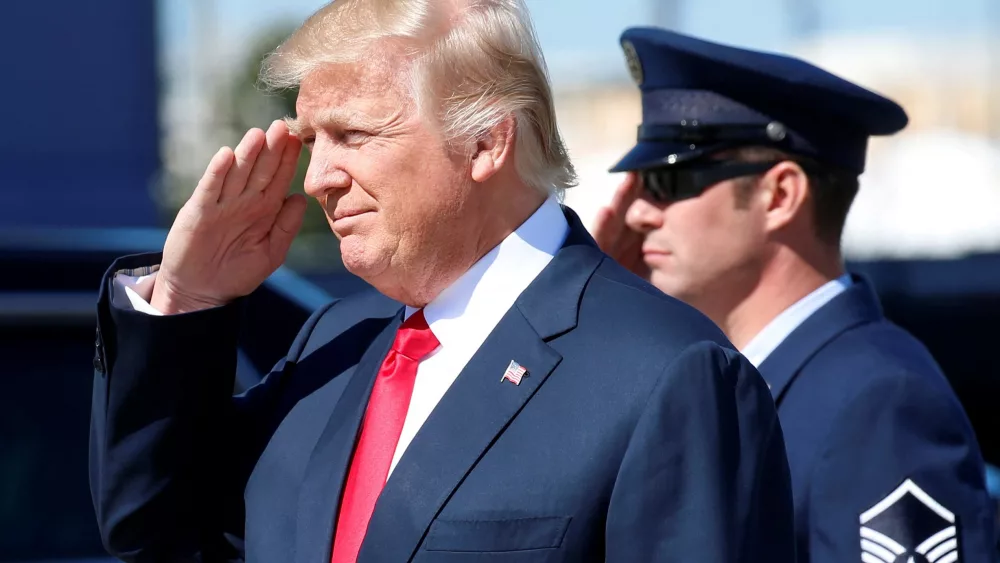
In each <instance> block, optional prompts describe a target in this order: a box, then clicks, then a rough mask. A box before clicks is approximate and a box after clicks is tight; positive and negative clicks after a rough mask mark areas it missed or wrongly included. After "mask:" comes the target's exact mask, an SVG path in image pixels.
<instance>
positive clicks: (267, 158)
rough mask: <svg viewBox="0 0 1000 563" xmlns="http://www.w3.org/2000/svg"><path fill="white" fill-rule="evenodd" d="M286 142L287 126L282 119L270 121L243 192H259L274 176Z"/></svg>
mask: <svg viewBox="0 0 1000 563" xmlns="http://www.w3.org/2000/svg"><path fill="white" fill-rule="evenodd" d="M287 144H288V126H287V125H285V122H284V121H281V120H277V121H275V122H273V123H271V127H269V128H268V130H267V133H265V135H264V145H263V147H262V148H261V149H260V153H259V154H258V155H257V161H256V162H255V163H254V164H253V168H252V169H251V170H250V176H249V178H248V179H247V182H246V188H245V190H244V191H245V192H246V193H247V194H255V193H260V192H261V191H263V190H264V188H266V187H267V186H268V185H270V183H271V180H272V179H273V178H274V174H275V172H276V171H277V170H278V165H279V164H281V158H282V156H283V154H284V151H285V146H286V145H287Z"/></svg>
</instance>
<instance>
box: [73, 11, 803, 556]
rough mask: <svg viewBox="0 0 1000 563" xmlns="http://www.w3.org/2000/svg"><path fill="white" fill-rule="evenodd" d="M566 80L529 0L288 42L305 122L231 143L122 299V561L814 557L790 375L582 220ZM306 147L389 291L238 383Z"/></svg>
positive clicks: (317, 29) (118, 420)
mask: <svg viewBox="0 0 1000 563" xmlns="http://www.w3.org/2000/svg"><path fill="white" fill-rule="evenodd" d="M542 69H543V66H542V62H541V58H540V55H539V53H538V48H537V45H536V44H535V42H534V40H533V39H532V34H531V28H530V22H529V21H528V18H527V15H526V10H525V8H524V6H523V5H522V4H521V3H520V2H499V1H497V2H476V3H475V4H472V3H470V4H468V5H465V4H464V3H450V4H449V3H441V2H433V3H431V2H396V3H394V4H393V5H391V6H388V7H387V6H386V5H385V4H384V3H376V2H364V1H359V2H336V3H334V4H331V5H330V6H328V7H326V8H324V9H323V10H321V11H320V12H319V13H318V14H317V15H315V16H314V17H313V18H311V19H310V20H308V21H307V22H306V23H305V24H304V25H303V27H302V28H301V29H300V30H298V31H297V32H296V33H295V34H293V35H292V36H291V38H290V39H289V40H288V41H287V42H286V43H284V44H283V45H282V46H281V47H280V48H279V49H278V50H277V51H276V53H275V54H274V55H273V56H272V57H271V58H270V59H269V61H268V64H267V67H266V73H265V78H266V79H267V80H268V81H269V82H270V83H272V84H275V85H278V86H288V85H298V86H299V87H300V89H299V96H298V101H297V116H296V117H295V119H290V120H288V123H287V125H286V123H285V122H280V121H279V122H276V123H274V124H273V125H272V126H271V127H270V129H269V130H268V131H267V132H266V133H265V132H262V131H259V130H253V131H250V132H249V133H248V134H247V135H246V137H245V138H244V140H243V141H242V142H241V143H240V144H239V146H237V148H236V149H235V151H231V150H229V149H223V150H221V151H220V152H219V153H218V154H217V155H216V156H215V157H214V158H213V160H212V161H211V163H210V164H209V166H208V169H207V171H206V173H205V175H204V177H203V179H202V181H201V182H200V183H199V185H198V187H197V188H196V190H195V192H194V194H193V195H192V196H191V199H190V200H189V201H188V202H187V203H186V204H185V206H184V208H183V209H182V210H181V211H180V213H179V214H178V216H177V218H176V220H175V223H174V225H173V227H172V229H171V231H170V234H169V235H168V239H167V242H166V244H165V246H164V249H163V252H162V253H161V254H157V255H152V256H147V255H143V256H131V257H125V258H122V259H120V260H119V261H118V262H116V263H115V264H114V265H113V266H112V267H111V269H110V270H109V272H108V275H107V278H106V279H105V282H104V284H103V285H102V287H101V296H100V301H99V327H98V330H99V332H98V358H97V364H98V366H99V369H98V371H97V373H96V374H95V381H94V397H93V401H94V407H93V440H92V464H91V485H92V491H93V496H94V504H95V508H96V512H97V517H98V522H99V524H100V529H101V533H102V536H103V538H104V541H105V544H106V545H107V547H108V548H109V550H110V551H111V552H112V553H114V554H115V555H116V556H118V557H121V558H123V559H125V560H130V561H172V560H202V561H219V560H229V559H234V558H245V559H246V560H249V561H282V562H284V561H296V562H300V563H305V562H312V563H321V562H324V561H332V562H333V563H345V562H353V561H361V562H392V563H399V562H405V561H454V562H458V561H525V562H527V561H561V562H565V561H614V562H623V563H624V562H628V563H631V562H637V561H667V562H669V561H677V562H680V561H706V562H709V561H710V562H761V563H764V562H767V563H775V562H777V563H785V562H790V561H792V560H793V556H794V542H793V539H792V538H793V535H792V511H791V508H792V505H791V488H790V480H789V475H788V467H787V460H786V457H785V453H784V443H783V438H782V434H781V430H780V426H779V424H778V421H777V413H776V412H775V410H774V404H773V401H772V400H771V397H770V395H769V393H768V391H767V386H766V384H765V383H764V381H763V380H762V379H761V378H760V376H759V374H758V373H757V372H756V371H755V370H754V368H753V367H752V366H751V365H750V364H749V363H748V362H747V361H746V359H745V358H744V357H743V356H741V355H740V354H739V353H737V352H736V351H735V350H734V349H733V348H732V347H731V345H730V344H729V343H728V341H727V340H726V338H725V336H724V335H723V334H722V333H721V331H719V330H718V328H717V327H716V326H715V325H713V324H712V323H711V321H710V320H709V319H707V318H705V317H704V316H703V315H701V314H700V313H698V312H697V311H696V310H694V309H693V308H691V307H689V306H687V305H684V304H682V303H680V302H679V301H676V300H674V299H672V298H669V297H667V296H665V295H663V294H662V293H660V292H659V291H657V290H656V289H655V288H653V287H652V286H650V285H648V284H647V283H646V282H644V281H643V280H641V279H640V278H638V277H636V276H634V275H633V274H631V273H629V272H628V271H627V270H625V269H624V268H622V267H621V266H620V265H618V264H617V263H615V262H614V261H613V260H611V259H609V258H608V257H607V256H606V255H605V254H603V253H602V252H601V251H600V249H599V248H598V247H597V245H596V243H595V242H594V241H593V239H592V238H590V236H589V235H588V233H587V232H586V230H585V229H584V227H583V226H582V225H581V224H580V222H579V220H578V219H577V217H576V216H575V215H574V214H573V213H572V212H571V211H569V210H567V209H563V208H562V207H561V206H560V205H559V203H558V199H557V194H558V192H559V190H561V189H562V188H564V187H566V186H568V185H570V184H571V183H572V181H573V169H572V166H571V165H570V163H569V161H568V159H567V157H566V153H565V150H564V149H563V146H562V142H561V140H560V138H559V135H558V132H557V128H556V125H555V118H554V112H553V111H552V104H551V94H550V91H549V87H548V85H547V83H546V79H545V76H544V72H543V70H542ZM289 127H290V128H291V133H290V132H289ZM300 141H301V142H304V143H305V144H306V145H307V146H308V147H309V148H310V149H311V161H310V166H309V170H308V173H307V177H306V191H307V193H308V194H309V195H311V196H313V197H315V198H316V199H317V200H318V201H319V204H320V205H322V206H323V208H324V209H325V211H326V213H327V216H328V218H329V221H330V226H331V229H332V230H333V231H334V233H335V234H336V235H337V237H338V238H339V239H340V244H341V251H342V255H343V260H344V263H345V264H346V266H347V267H348V268H349V269H350V270H351V271H352V272H354V273H356V274H358V275H359V276H361V277H362V278H364V279H365V280H366V281H368V282H369V283H370V284H371V285H373V286H374V287H375V288H376V289H378V292H377V293H375V292H373V293H371V294H364V295H361V296H358V297H352V298H349V299H344V300H339V301H336V302H335V303H332V304H330V305H329V306H328V307H325V308H323V309H322V310H320V311H317V312H316V313H315V314H314V315H313V316H312V317H311V319H310V320H309V321H308V322H307V323H306V325H305V326H304V327H303V328H302V331H301V333H300V336H299V337H298V339H297V340H296V341H295V343H294V344H293V345H292V347H291V350H290V351H289V353H288V356H287V357H286V358H285V359H284V360H283V361H281V362H280V363H278V365H277V366H276V367H275V368H274V370H273V371H272V372H271V373H270V374H269V375H268V376H267V377H266V378H265V379H264V380H263V381H262V382H261V383H260V384H259V385H257V386H256V387H254V388H252V389H250V390H249V391H247V392H246V393H245V394H242V395H240V396H237V397H233V396H232V393H231V390H232V387H233V373H234V368H235V365H234V364H235V357H236V354H235V346H236V336H237V333H238V331H239V322H240V314H239V308H240V301H241V299H242V297H243V296H245V295H247V294H248V293H250V292H252V291H253V290H254V288H255V287H257V286H258V285H259V284H260V283H261V282H262V281H263V280H264V279H265V278H266V277H267V276H268V275H269V274H270V273H271V272H272V271H273V270H274V269H275V268H276V267H277V266H278V265H279V264H280V263H281V262H282V260H283V259H284V256H285V253H286V251H287V249H288V247H289V245H290V243H291V240H292V238H293V236H294V234H295V232H296V231H297V229H298V228H299V225H300V223H301V218H302V213H303V208H304V205H305V204H304V202H303V201H302V200H301V199H300V198H298V197H295V196H292V197H288V196H287V191H288V186H289V183H290V180H291V177H292V175H293V173H294V169H295V161H296V159H297V156H298V153H299V149H300V146H301V144H300ZM240 546H242V547H241V548H240Z"/></svg>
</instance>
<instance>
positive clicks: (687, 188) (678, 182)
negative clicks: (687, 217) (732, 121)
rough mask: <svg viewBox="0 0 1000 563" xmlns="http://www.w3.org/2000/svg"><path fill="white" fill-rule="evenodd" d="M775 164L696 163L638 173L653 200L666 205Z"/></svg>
mask: <svg viewBox="0 0 1000 563" xmlns="http://www.w3.org/2000/svg"><path fill="white" fill-rule="evenodd" d="M779 162H783V161H780V160H779V161H775V162H719V163H718V164H704V163H698V164H693V165H688V166H683V167H676V166H675V167H664V168H651V169H648V170H640V171H639V177H640V178H641V179H642V187H643V189H645V190H646V192H648V193H649V195H651V196H652V198H653V199H654V200H655V201H659V202H661V203H666V202H670V201H678V200H682V199H689V198H692V197H698V196H699V195H701V194H702V192H704V191H705V190H707V189H708V188H710V187H711V186H713V185H715V184H718V183H719V182H722V181H725V180H731V179H733V178H739V177H742V176H752V175H756V174H763V173H764V172H767V171H768V170H770V169H771V168H772V167H774V166H775V165H776V164H778V163H779Z"/></svg>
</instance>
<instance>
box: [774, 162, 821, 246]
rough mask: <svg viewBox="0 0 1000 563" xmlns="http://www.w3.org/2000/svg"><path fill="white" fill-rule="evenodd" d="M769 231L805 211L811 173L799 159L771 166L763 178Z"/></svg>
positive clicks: (782, 225) (781, 226)
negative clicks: (802, 165) (808, 173)
mask: <svg viewBox="0 0 1000 563" xmlns="http://www.w3.org/2000/svg"><path fill="white" fill-rule="evenodd" d="M763 184H764V187H765V189H764V197H765V198H766V201H765V202H764V203H765V205H766V210H767V215H766V220H765V226H766V228H767V230H768V231H769V232H774V231H778V230H781V229H783V228H785V226H787V225H788V224H789V223H791V222H792V221H794V220H795V218H796V217H798V216H800V215H802V213H803V212H805V211H806V207H805V206H806V201H807V200H808V199H809V189H810V186H809V176H807V175H806V173H805V171H804V170H802V167H801V166H799V165H798V164H797V163H795V162H792V161H789V160H786V161H784V162H780V163H778V164H776V165H775V166H774V167H772V168H771V169H770V170H768V171H767V173H766V174H765V175H764V178H763Z"/></svg>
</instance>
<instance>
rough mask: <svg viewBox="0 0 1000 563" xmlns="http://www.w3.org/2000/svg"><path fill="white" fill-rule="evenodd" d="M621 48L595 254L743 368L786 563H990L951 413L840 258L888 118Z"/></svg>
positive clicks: (815, 76) (774, 66) (923, 357)
mask: <svg viewBox="0 0 1000 563" xmlns="http://www.w3.org/2000/svg"><path fill="white" fill-rule="evenodd" d="M622 46H623V48H624V50H625V54H626V59H627V61H628V65H629V68H630V70H631V72H632V75H633V77H634V78H635V80H636V81H637V82H638V84H639V87H640V89H641V91H642V103H643V122H642V125H641V127H640V128H639V142H638V143H637V145H636V146H635V147H634V148H633V149H632V150H631V151H630V152H629V153H628V154H627V155H625V157H624V158H623V159H622V161H621V162H619V163H618V164H617V165H616V166H615V167H614V171H629V172H630V173H629V175H628V176H627V179H626V181H625V182H624V183H623V185H622V186H621V187H620V189H619V191H618V193H616V195H615V198H614V201H613V202H612V204H611V205H610V206H609V207H608V208H605V209H602V210H601V213H600V215H599V217H598V224H597V225H596V226H595V235H596V238H597V240H598V242H599V243H600V244H601V246H602V248H604V249H605V250H606V251H608V252H609V254H611V255H613V256H615V257H617V258H618V260H619V261H620V262H622V263H623V264H625V265H627V266H628V267H629V268H630V269H632V270H633V271H635V272H637V273H639V274H640V275H642V276H644V277H647V278H649V279H651V280H652V282H653V284H654V285H656V286H657V287H659V288H660V289H662V290H663V291H664V292H666V293H668V294H671V295H673V296H675V297H678V298H681V299H682V300H684V301H685V302H687V303H689V304H691V305H694V306H696V307H697V308H698V309H700V310H701V311H702V312H704V313H706V314H707V315H708V316H709V317H710V318H712V319H713V320H714V321H715V322H716V323H717V324H718V325H719V326H721V327H722V328H723V330H724V331H725V332H726V335H727V336H728V337H729V339H730V340H731V341H732V342H733V343H734V344H735V345H736V346H737V347H738V348H739V349H740V350H741V352H742V353H743V354H744V355H746V356H747V358H748V359H749V360H750V361H751V362H752V363H753V364H754V365H756V366H759V368H760V371H761V374H762V375H763V376H764V379H765V380H766V381H767V382H768V384H769V386H770V388H771V393H772V394H773V396H774V399H775V401H776V402H777V406H778V414H779V417H780V419H781V424H782V428H783V430H784V433H785V440H786V447H787V451H788V458H789V464H790V466H791V471H792V487H793V497H794V500H795V519H796V533H797V536H798V537H797V547H798V550H797V551H798V557H799V560H800V561H811V562H813V563H828V562H829V563H832V562H842V561H858V560H861V561H865V562H866V563H878V562H882V561H884V562H885V563H891V562H893V561H899V562H904V563H905V562H908V561H909V562H915V563H916V562H923V561H931V562H955V561H965V562H971V561H976V562H980V561H993V560H994V555H995V551H994V549H995V547H994V546H995V545H996V544H995V539H994V536H993V530H994V524H993V515H992V511H993V510H994V508H993V507H992V506H991V504H992V503H991V502H990V499H989V498H988V495H987V492H986V488H985V484H984V465H983V460H982V458H981V455H980V452H979V448H978V445H977V442H976V437H975V435H974V434H973V431H972V428H971V427H970V425H969V422H968V420H967V418H966V416H965V414H964V412H963V410H962V407H961V405H960V404H959V402H958V401H957V399H956V397H955V395H954V393H953V391H952V389H951V388H950V387H949V385H948V382H947V380H946V379H945V377H944V376H943V375H942V373H941V371H940V370H939V368H938V366H937V365H936V364H935V362H934V360H933V358H932V357H931V355H930V354H929V353H928V352H927V350H926V349H925V348H924V347H923V346H922V345H921V344H920V343H919V342H918V341H917V340H915V339H914V338H913V337H912V336H911V335H909V334H908V333H906V332H905V331H904V330H902V329H901V328H899V327H897V326H895V325H893V324H892V323H890V322H889V321H887V320H886V319H885V317H884V316H883V314H882V311H881V309H880V306H879V303H878V299H877V296H876V294H875V293H874V291H873V289H872V288H871V287H870V285H869V284H868V282H866V281H865V280H864V279H862V278H860V277H858V276H852V275H850V274H849V273H845V270H844V265H843V261H842V258H841V253H840V237H841V232H842V230H843V227H844V222H845V219H846V216H847V212H848V209H849V208H850V205H851V202H852V200H853V198H854V196H855V194H856V193H857V190H858V175H859V174H860V173H861V172H862V171H863V170H864V162H865V153H866V146H867V141H868V137H869V136H870V135H881V134H891V133H894V132H896V131H898V130H900V129H902V128H903V127H904V126H905V124H906V122H907V116H906V114H905V113H904V111H903V109H902V108H900V107H899V106H898V105H896V104H895V103H893V102H891V101H890V100H887V99H885V98H883V97H882V96H879V95H877V94H874V93H872V92H870V91H867V90H865V89H863V88H861V87H859V86H856V85H854V84H851V83H849V82H847V81H845V80H842V79H840V78H838V77H836V76H833V75H831V74H829V73H827V72H825V71H823V70H821V69H819V68H817V67H815V66H812V65H810V64H808V63H806V62H803V61H800V60H797V59H793V58H790V57H785V56H781V55H776V54H767V53H760V52H755V51H750V50H746V49H740V48H736V47H731V46H726V45H720V44H716V43H711V42H707V41H702V40H699V39H697V38H693V37H688V36H684V35H681V34H677V33H672V32H668V31H665V30H660V29H655V28H638V29H630V30H627V31H626V32H625V33H624V34H623V35H622Z"/></svg>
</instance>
